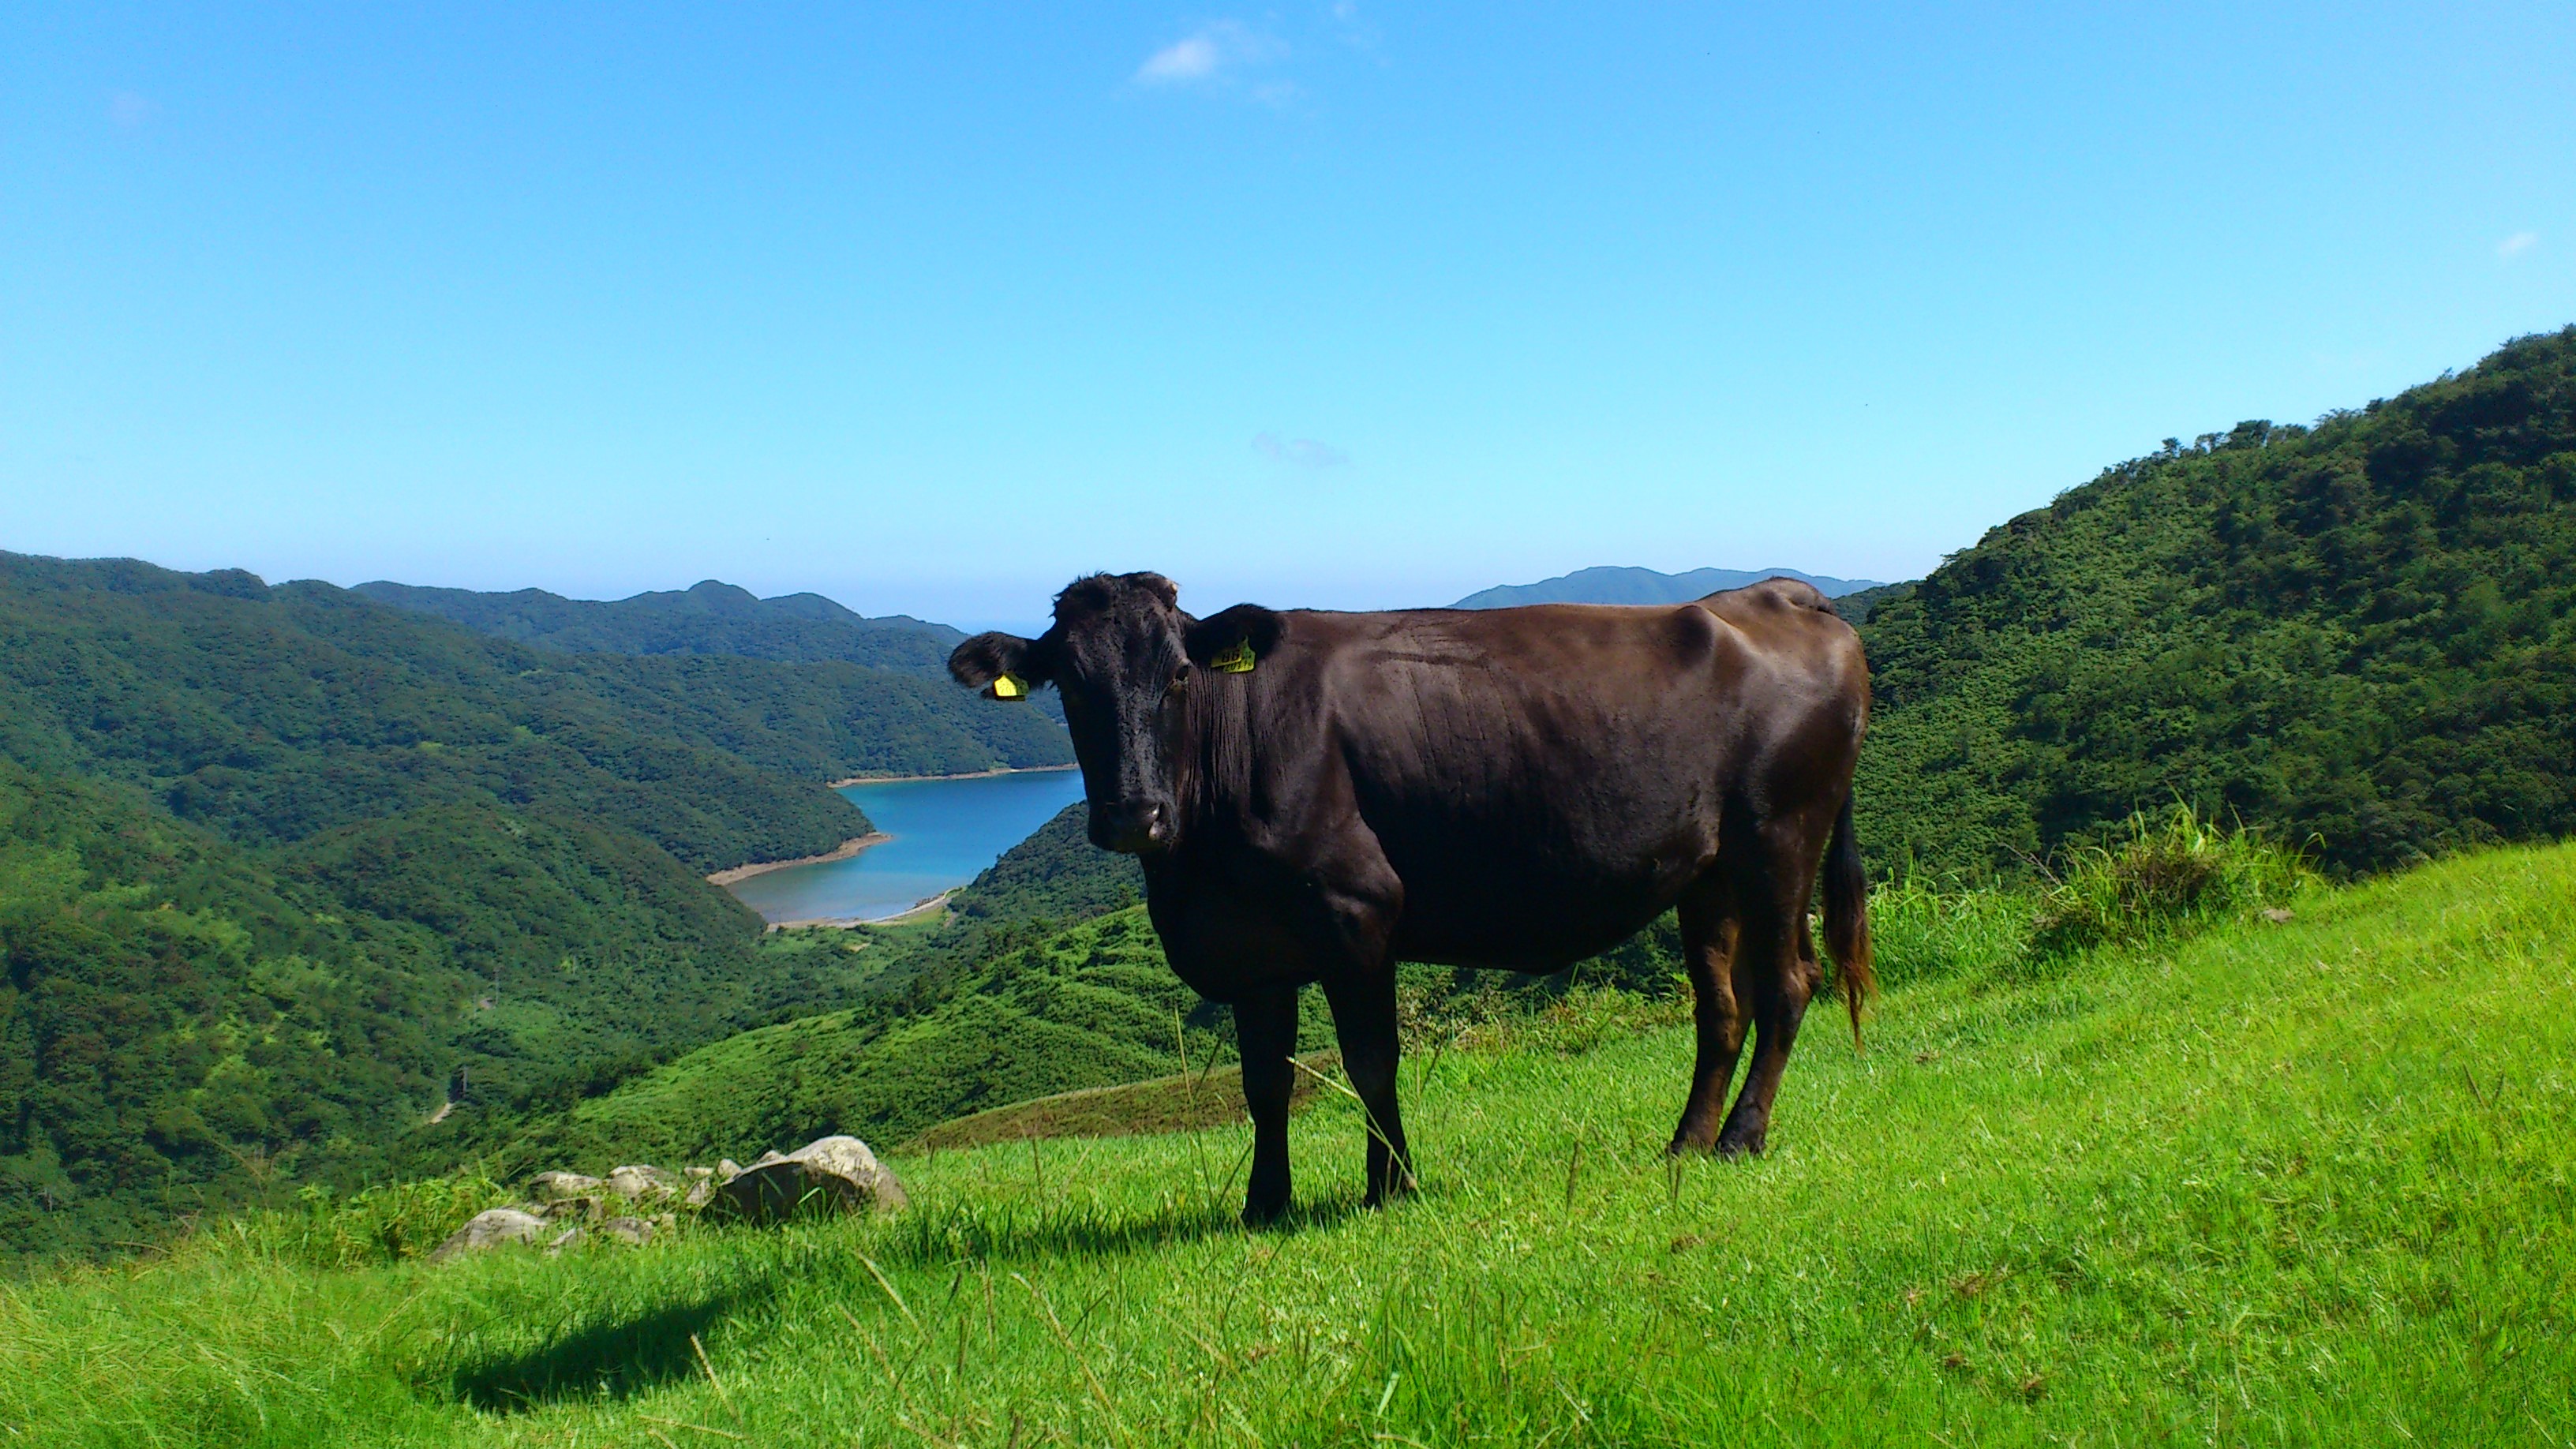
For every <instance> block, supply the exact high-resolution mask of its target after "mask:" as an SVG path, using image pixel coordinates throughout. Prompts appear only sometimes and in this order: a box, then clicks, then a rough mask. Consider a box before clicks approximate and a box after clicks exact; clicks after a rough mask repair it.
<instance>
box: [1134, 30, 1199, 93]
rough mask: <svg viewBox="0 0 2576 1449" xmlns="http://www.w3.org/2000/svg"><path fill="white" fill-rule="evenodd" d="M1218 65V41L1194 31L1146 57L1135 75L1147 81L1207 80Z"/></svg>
mask: <svg viewBox="0 0 2576 1449" xmlns="http://www.w3.org/2000/svg"><path fill="white" fill-rule="evenodd" d="M1216 66H1217V54H1216V42H1215V41H1213V40H1210V39H1209V38H1208V37H1206V36H1204V35H1193V36H1191V37H1190V38H1189V39H1187V40H1176V41H1174V42H1172V43H1171V44H1170V45H1167V46H1164V47H1163V48H1162V49H1161V50H1158V51H1155V52H1154V53H1153V54H1152V55H1149V56H1147V57H1145V63H1144V64H1143V65H1141V66H1138V67H1137V68H1136V79H1138V80H1140V81H1143V82H1145V83H1146V84H1147V85H1159V84H1163V83H1166V82H1170V81H1192V80H1205V79H1207V78H1208V77H1209V76H1212V75H1214V74H1216Z"/></svg>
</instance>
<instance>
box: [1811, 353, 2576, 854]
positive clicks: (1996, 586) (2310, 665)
mask: <svg viewBox="0 0 2576 1449" xmlns="http://www.w3.org/2000/svg"><path fill="white" fill-rule="evenodd" d="M1863 636H1864V638H1865V639H1866V641H1867V643H1868V645H1869V652H1870V662H1871V665H1872V668H1873V670H1874V671H1875V675H1876V690H1877V698H1878V714H1877V717H1876V719H1875V721H1874V723H1873V726H1872V730H1871V736H1870V741H1869V745H1868V747H1867V748H1866V749H1865V750H1864V751H1863V753H1862V756H1861V783H1860V804H1861V810H1862V826H1863V829H1862V836H1863V839H1864V841H1865V843H1866V844H1867V846H1868V848H1869V850H1870V852H1871V854H1872V856H1873V857H1874V858H1875V859H1876V860H1877V861H1879V862H1881V863H1885V862H1889V861H1895V860H1903V859H1905V858H1908V857H1910V858H1911V859H1912V860H1913V861H1914V863H1915V864H1917V865H1920V866H1925V867H1930V868H1934V869H1964V870H1968V871H1971V872H1981V871H1987V870H1997V869H2000V870H2004V871H2007V872H2010V871H2017V870H2019V869H2021V868H2022V866H2023V865H2024V863H2025V862H2026V861H2027V860H2028V859H2029V858H2030V857H2031V856H2033V855H2036V854H2038V853H2041V852H2044V851H2046V850H2047V849H2049V848H2050V847H2051V846H2053V845H2055V844H2056V843H2057V842H2059V841H2063V840H2067V839H2080V838H2083V837H2085V836H2087V835H2088V834H2091V833H2093V832H2096V831H2098V830H2100V829H2101V828H2102V827H2104V826H2105V825H2107V824H2110V823H2112V822H2116V821H2118V820H2120V819H2122V818H2123V817H2125V816H2126V815H2128V814H2129V812H2130V811H2132V810H2134V809H2138V808H2150V809H2152V808H2156V807H2159V806H2161V805H2163V804H2166V803H2168V802H2171V801H2175V800H2181V801H2184V802H2188V803H2190V804H2192V805H2194V806H2197V807H2198V808H2200V809H2201V810H2203V811H2205V812H2211V813H2216V814H2220V815H2226V814H2234V815H2237V816H2241V817H2242V818H2243V819H2245V820H2247V821H2249V822H2255V823H2260V824H2263V825H2265V826H2268V827H2270V828H2271V829H2272V831H2273V833H2274V834H2275V835H2276V836H2277V837H2279V838H2282V839H2286V840H2293V841H2297V840H2305V839H2308V838H2310V837H2311V836H2313V837H2315V839H2316V840H2317V841H2318V843H2319V848H2320V850H2321V852H2322V854H2323V858H2324V859H2325V860H2326V861H2327V862H2328V863H2329V864H2331V865H2333V866H2335V867H2337V868H2339V869H2349V870H2375V869H2384V868H2386V867H2389V866H2392V865H2396V864H2400V863H2403V862H2406V861H2410V860H2417V859H2421V858H2423V857H2424V856H2426V855H2429V854H2438V853H2440V852H2442V851H2444V850H2448V849H2454V848H2458V847H2461V846H2474V845H2478V844H2481V843H2484V842H2489V841H2495V840H2500V839H2501V840H2530V839H2549V838H2556V837H2558V836H2562V835H2565V834H2567V833H2569V832H2571V831H2576V329H2569V330H2567V331H2562V332H2558V333H2554V334H2548V335H2544V336H2537V337H2528V338H2524V339H2522V340H2520V341H2518V342H2515V343H2512V344H2510V345H2508V346H2506V347H2504V348H2502V349H2500V350H2499V351H2497V352H2496V353H2495V354H2494V355H2493V356H2490V357H2489V358H2487V359H2486V360H2485V361H2483V362H2481V363H2480V364H2478V365H2477V366H2476V367H2474V368H2472V369H2470V370H2469V371H2467V372H2464V373H2461V374H2459V375H2458V376H2455V377H2447V376H2446V377H2444V378H2442V379H2440V380H2439V381H2436V382H2431V383H2427V384H2425V385H2424V386H2422V387H2418V388H2413V389H2410V390H2408V391H2407V392H2405V393H2403V394H2400V395H2399V396H2397V397H2395V398H2392V399H2389V400H2387V401H2385V402H2377V403H2372V404H2371V405H2370V406H2369V407H2367V408H2365V409H2363V410H2361V411H2359V412H2349V413H2338V414H2333V415H2330V416H2328V417H2326V418H2323V419H2321V420H2319V422H2318V423H2317V425H2316V426H2315V427H2313V428H2302V427H2290V426H2276V425H2273V424H2270V423H2263V422H2249V423H2242V424H2239V425H2238V426H2237V427H2236V428H2235V429H2233V430H2232V431H2230V432H2228V433H2226V434H2224V435H2216V434H2213V435H2210V436H2207V437H2203V438H2201V439H2198V440H2196V441H2195V442H2194V443H2193V444H2191V445H2190V446H2189V447H2184V446H2182V445H2180V444H2179V443H2175V444H2172V445H2169V446H2168V447H2167V449H2166V450H2165V451H2164V452H2162V453H2159V454H2156V455H2153V456H2150V457H2146V458H2141V459H2137V460H2135V461H2133V462H2130V463H2125V464H2122V465H2121V466H2119V467H2117V468H2113V469H2110V470H2108V471H2106V472H2105V473H2104V474H2103V475H2102V476H2101V477H2100V478H2098V479H2096V480H2094V481H2093V482H2091V483H2088V484H2086V485H2084V486H2083V487H2080V488H2076V489H2072V490H2070V491H2068V492H2067V493H2065V494H2063V495H2061V496H2060V497H2059V498H2058V499H2057V500H2056V502H2055V503H2053V504H2051V505H2050V506H2049V507H2047V508H2045V509H2041V510H2038V511H2035V512H2032V513H2027V514H2024V515H2022V516H2021V517H2019V518H2016V519H2013V520H2012V521H2011V522H2009V523H2006V524H2004V525H2003V526H2001V527H1999V528H1997V529H1994V530H1993V531H1991V532H1990V533H1988V534H1987V535H1986V537H1985V538H1984V539H1983V540H1981V541H1980V542H1979V543H1978V544H1977V546H1976V547H1974V548H1972V549H1969V550H1967V551H1965V552H1963V553H1961V554H1959V555H1957V556H1956V557H1954V558H1952V559H1951V560H1950V561H1949V562H1947V563H1946V564H1944V565H1943V566H1942V567H1941V568H1940V569H1938V570H1937V571H1935V572H1934V573H1933V574H1932V575H1931V576H1930V577H1928V578H1926V579H1924V580H1922V581H1921V582H1920V583H1919V584H1916V585H1914V586H1913V587H1912V588H1911V589H1910V590H1909V591H1904V592H1900V593H1898V594H1896V595H1894V596H1890V597H1886V598H1883V599H1880V600H1878V601H1876V604H1875V607H1874V609H1873V611H1872V612H1871V613H1870V614H1869V616H1868V623H1867V624H1866V626H1865V627H1864V628H1863Z"/></svg>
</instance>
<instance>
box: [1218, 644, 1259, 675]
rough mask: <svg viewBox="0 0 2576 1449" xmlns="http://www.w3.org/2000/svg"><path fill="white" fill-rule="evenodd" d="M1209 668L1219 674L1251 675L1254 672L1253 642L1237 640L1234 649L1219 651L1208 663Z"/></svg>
mask: <svg viewBox="0 0 2576 1449" xmlns="http://www.w3.org/2000/svg"><path fill="white" fill-rule="evenodd" d="M1208 668H1210V669H1213V670H1215V671H1216V672H1217V673H1219V674H1250V673H1251V672H1252V641H1251V640H1249V639H1237V640H1235V641H1234V647H1233V648H1231V649H1223V650H1219V651H1218V652H1217V654H1216V657H1215V658H1213V659H1210V660H1209V661H1208Z"/></svg>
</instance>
